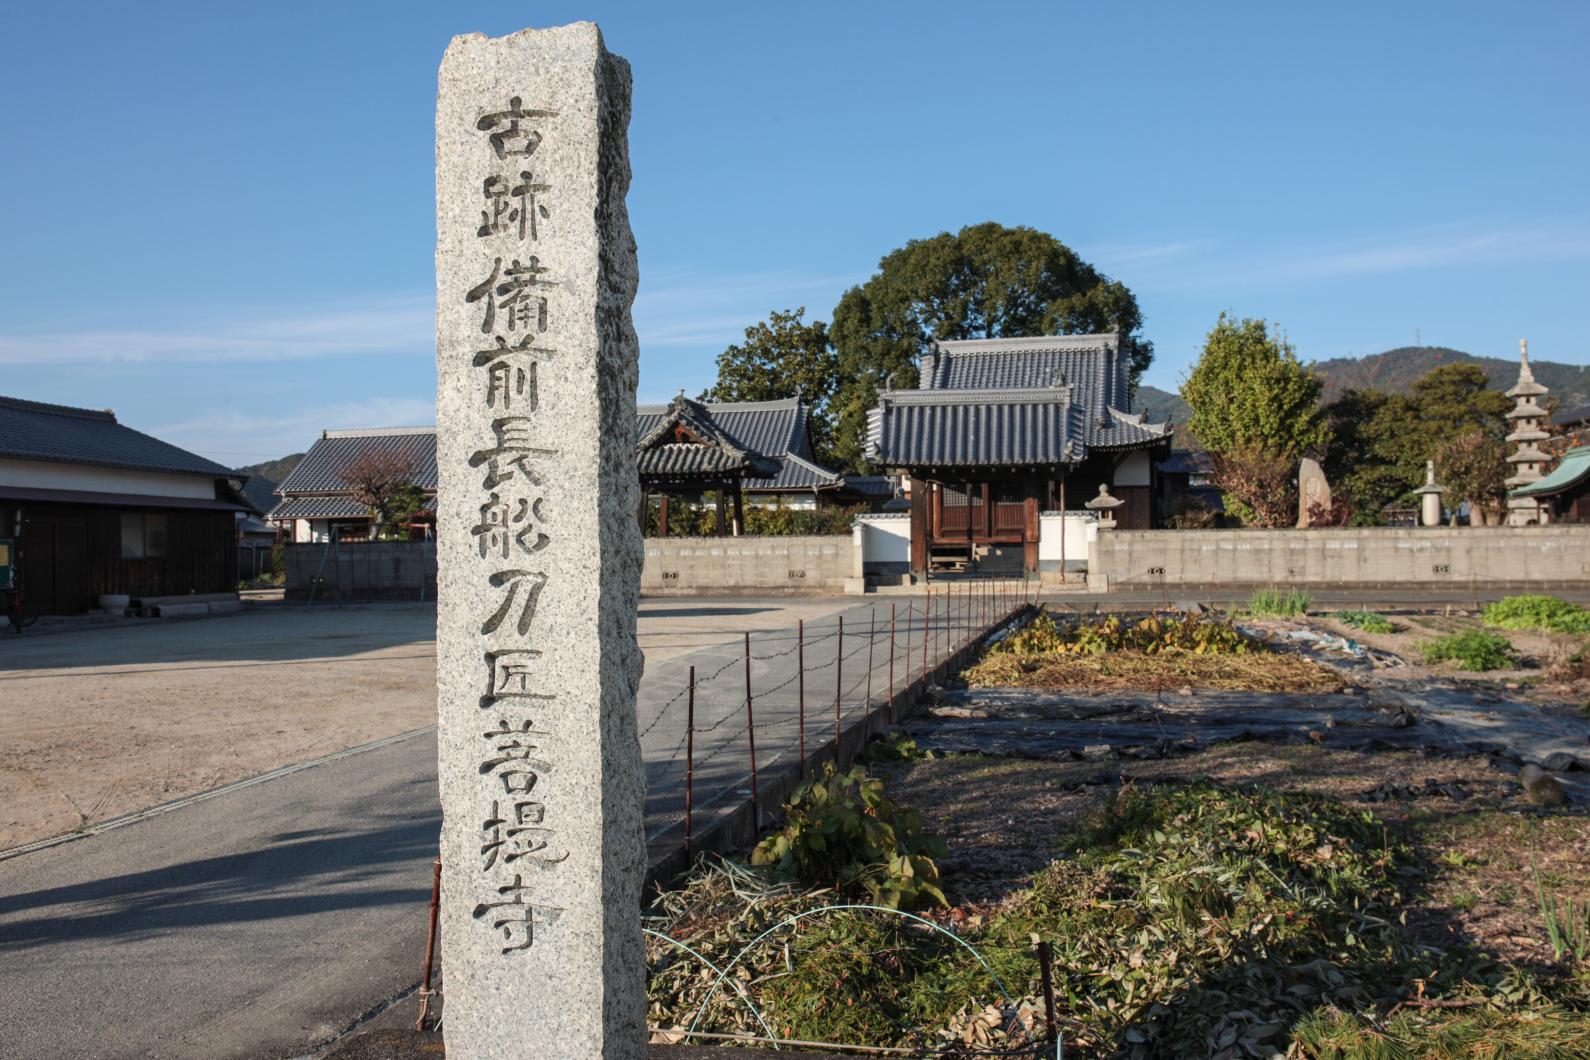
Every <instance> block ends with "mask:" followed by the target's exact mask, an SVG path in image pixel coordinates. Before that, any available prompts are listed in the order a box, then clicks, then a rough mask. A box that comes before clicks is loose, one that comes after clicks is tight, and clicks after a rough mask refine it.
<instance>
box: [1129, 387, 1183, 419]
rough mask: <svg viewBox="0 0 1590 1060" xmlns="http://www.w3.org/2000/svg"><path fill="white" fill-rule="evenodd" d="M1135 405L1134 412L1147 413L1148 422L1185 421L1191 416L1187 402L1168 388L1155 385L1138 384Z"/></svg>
mask: <svg viewBox="0 0 1590 1060" xmlns="http://www.w3.org/2000/svg"><path fill="white" fill-rule="evenodd" d="M1133 404H1134V405H1136V406H1137V408H1136V409H1134V410H1133V411H1134V412H1146V413H1148V422H1150V423H1162V422H1164V421H1165V420H1170V421H1171V422H1172V423H1186V422H1187V420H1188V418H1189V417H1191V416H1192V409H1190V408H1188V407H1187V402H1185V401H1183V400H1182V399H1181V397H1180V396H1178V395H1176V394H1172V393H1171V392H1170V391H1169V390H1161V389H1160V388H1159V387H1157V386H1140V387H1138V388H1137V400H1136V401H1134V402H1133Z"/></svg>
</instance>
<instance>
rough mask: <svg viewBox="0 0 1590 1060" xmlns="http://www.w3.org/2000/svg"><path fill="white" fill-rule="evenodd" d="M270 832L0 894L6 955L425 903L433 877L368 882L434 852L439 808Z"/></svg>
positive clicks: (0, 946) (0, 936)
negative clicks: (256, 840)
mask: <svg viewBox="0 0 1590 1060" xmlns="http://www.w3.org/2000/svg"><path fill="white" fill-rule="evenodd" d="M367 821H368V824H367V826H366V827H355V828H344V829H312V830H306V831H296V832H283V833H279V834H277V835H273V836H271V837H269V839H268V841H267V842H266V843H265V844H264V845H262V846H261V847H260V848H259V849H257V850H252V851H248V852H246V853H242V854H232V855H226V856H222V857H211V858H200V859H198V860H194V861H184V862H179V863H176V864H173V865H168V866H165V867H162V868H158V869H152V870H149V871H145V872H133V873H127V874H124V875H120V876H107V877H103V878H100V879H94V880H87V881H84V882H82V883H75V884H71V885H68V886H63V887H50V888H45V889H42V890H36V891H28V892H23V893H19V894H8V895H4V896H3V897H0V918H3V919H4V920H5V921H6V922H4V923H0V952H18V951H23V950H29V949H35V948H38V947H41V946H69V945H71V944H73V943H74V942H76V941H79V940H83V939H94V940H97V941H100V942H103V941H105V940H107V939H118V940H130V939H139V938H147V937H150V936H154V935H160V934H165V933H167V932H171V931H176V930H180V929H183V928H192V927H202V926H213V925H224V924H237V923H243V922H248V921H262V920H275V919H281V918H286V917H297V916H311V915H313V914H316V913H321V912H325V911H328V910H338V909H363V908H370V907H373V906H380V905H393V904H405V905H413V904H416V903H419V904H423V903H424V902H425V901H427V900H428V898H429V894H430V891H429V881H428V880H427V879H425V878H424V877H423V875H422V874H421V875H417V876H416V878H415V881H414V886H412V887H396V888H395V887H391V886H386V885H384V882H383V884H380V885H371V882H370V881H372V880H375V879H380V878H382V877H385V876H387V873H386V871H385V867H386V866H390V865H391V864H393V863H397V862H410V861H414V860H417V859H423V858H427V857H430V856H432V855H434V853H435V850H436V836H437V832H438V829H439V828H440V826H441V816H440V814H439V813H438V814H427V815H423V816H418V817H416V816H413V815H410V814H392V815H389V816H386V817H384V818H382V817H376V818H374V819H367Z"/></svg>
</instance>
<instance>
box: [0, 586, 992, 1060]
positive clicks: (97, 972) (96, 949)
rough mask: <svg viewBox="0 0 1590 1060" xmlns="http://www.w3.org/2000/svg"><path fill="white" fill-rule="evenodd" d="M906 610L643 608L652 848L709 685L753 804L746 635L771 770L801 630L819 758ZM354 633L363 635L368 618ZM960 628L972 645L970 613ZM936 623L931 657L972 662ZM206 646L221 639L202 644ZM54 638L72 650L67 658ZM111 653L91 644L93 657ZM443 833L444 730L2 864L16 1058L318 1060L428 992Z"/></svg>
mask: <svg viewBox="0 0 1590 1060" xmlns="http://www.w3.org/2000/svg"><path fill="white" fill-rule="evenodd" d="M893 603H894V606H895V607H896V609H897V612H898V616H899V617H898V618H897V622H896V631H897V636H896V642H895V643H896V647H895V649H894V651H893V654H894V657H895V661H896V666H897V670H898V671H899V672H898V675H897V676H898V678H899V680H900V681H901V682H902V683H903V682H904V681H905V680H906V679H907V678H906V674H907V672H908V671H909V670H910V669H911V666H912V664H913V662H914V664H915V665H916V666H918V667H919V666H920V665H921V648H922V643H923V639H924V637H923V632H922V620H921V616H920V613H919V612H917V611H916V609H915V608H916V605H908V603H907V602H905V601H896V602H893ZM908 607H909V609H908ZM889 609H890V602H888V601H881V600H868V601H867V602H865V603H857V602H856V601H855V600H854V599H853V598H843V597H840V598H832V597H830V598H826V599H806V600H795V601H771V602H770V601H755V600H733V601H700V600H666V601H664V600H647V601H645V602H643V604H642V608H641V639H642V643H643V645H644V646H645V647H646V648H647V651H648V655H649V659H650V661H649V663H648V669H647V673H646V677H645V678H644V679H643V681H642V685H641V690H640V696H639V703H638V707H637V717H638V720H639V722H640V725H641V729H642V731H643V733H644V734H645V735H644V736H643V738H642V747H643V750H644V753H645V757H646V761H647V774H648V787H649V797H648V805H647V811H648V813H647V826H648V827H647V831H648V835H649V837H650V838H651V840H652V842H654V843H668V842H678V841H679V830H678V829H676V828H675V829H670V826H671V825H673V824H674V823H675V822H677V821H678V819H679V809H680V804H681V801H682V798H681V796H682V792H681V789H680V783H681V780H682V770H683V760H682V757H681V755H680V753H679V752H680V745H681V743H682V738H683V733H684V721H685V716H686V715H685V710H686V705H687V702H688V698H687V697H686V696H682V695H681V693H682V692H683V691H685V690H686V689H687V688H688V674H689V668H690V667H691V666H692V665H693V666H695V667H696V669H697V672H698V682H699V686H698V690H697V692H698V694H697V698H696V724H697V728H698V730H699V731H700V732H701V737H700V739H699V741H698V743H697V749H698V759H697V761H698V764H699V768H698V771H697V778H698V779H697V787H696V796H697V805H700V806H706V805H710V804H711V803H712V802H714V801H715V800H720V799H723V798H731V799H743V798H745V797H746V791H747V789H746V782H747V773H748V760H747V757H748V756H747V755H746V753H745V751H746V750H747V748H746V747H745V744H744V739H745V725H744V710H745V696H744V680H745V665H744V658H743V655H744V638H743V633H741V632H740V631H741V630H752V629H755V630H756V632H753V633H752V635H751V651H752V665H751V677H752V687H753V690H754V692H755V693H756V695H757V696H758V697H761V702H760V703H759V706H760V708H761V709H760V711H759V714H758V718H757V740H758V752H759V756H760V758H761V761H762V762H763V763H764V764H771V763H772V762H773V761H776V760H777V759H778V758H779V757H781V756H783V755H786V754H788V753H790V752H791V751H792V750H793V749H794V748H795V747H796V746H797V745H798V740H799V732H800V727H799V716H800V710H799V707H800V700H799V689H800V685H799V682H798V680H797V679H796V675H797V661H798V660H799V659H800V657H801V652H800V649H799V644H800V642H799V641H797V640H796V639H795V637H794V633H795V627H794V626H793V624H791V625H787V626H785V627H783V628H769V627H771V626H773V625H774V623H775V622H778V621H780V620H782V621H784V622H788V623H793V622H794V620H795V619H796V618H801V617H804V618H805V619H807V638H806V650H805V662H806V668H807V676H808V681H809V689H808V700H807V701H808V704H809V707H810V716H809V726H808V730H807V731H808V747H809V748H810V747H815V746H817V745H819V744H820V743H821V742H823V740H824V739H825V738H826V737H828V736H829V735H831V733H832V731H833V717H834V703H835V699H836V696H837V697H838V698H840V700H841V708H842V711H843V712H844V713H845V714H846V715H854V714H856V713H857V712H859V711H861V710H863V709H864V708H865V697H866V694H867V692H868V690H869V689H870V691H871V692H872V693H873V695H874V698H875V699H877V700H881V699H882V698H883V697H884V695H885V694H886V691H887V681H888V661H889V654H890V649H889V641H888V638H887V630H888V626H887V617H888V614H889ZM348 614H349V620H350V621H351V622H357V621H359V620H360V619H359V617H358V616H359V614H360V612H357V611H350V612H349V613H348ZM841 614H843V617H844V620H845V640H844V645H843V655H844V660H845V661H844V664H843V666H844V669H843V670H841V669H839V665H838V659H839V657H840V653H841V647H840V638H839V618H840V617H841ZM952 617H954V618H956V620H957V622H958V623H959V624H960V625H961V626H962V627H963V629H962V630H961V631H960V633H961V635H964V634H965V632H966V630H965V629H964V624H965V616H964V609H963V610H962V611H961V612H960V613H959V614H957V615H955V616H952ZM938 621H939V623H940V626H941V631H940V632H939V633H938V634H937V635H936V636H935V637H934V638H933V640H932V641H930V644H929V647H930V651H929V658H930V659H932V658H934V657H936V656H938V655H939V654H941V652H942V651H944V650H949V649H950V648H952V646H953V638H952V636H951V635H949V634H947V633H945V632H943V631H942V626H943V625H944V623H943V619H942V617H941V618H940V619H939V620H938ZM192 629H193V634H192V635H194V636H199V635H202V632H203V630H202V626H200V625H199V624H195V625H194V626H193V627H192ZM869 631H870V635H869ZM84 636H85V638H91V637H92V634H91V633H88V634H84ZM51 639H52V640H54V641H56V642H57V652H58V651H59V641H60V640H61V639H64V638H59V639H58V638H51ZM91 643H92V642H91V641H90V640H85V641H84V647H85V653H86V654H89V655H92V651H91V650H90V645H91ZM869 657H870V658H871V659H872V662H873V666H872V669H871V680H870V681H869V679H868V674H869V671H868V668H867V665H866V663H867V660H868V658H869ZM709 675H713V676H711V677H710V678H709ZM764 692H765V693H766V694H765V695H764ZM439 827H440V812H439V807H438V804H437V795H436V744H435V736H434V732H432V731H428V730H427V731H423V732H420V733H418V734H416V735H413V736H410V737H408V738H405V739H401V740H398V741H396V742H386V743H384V744H382V745H381V746H379V747H377V748H375V749H372V750H368V751H364V752H361V753H356V754H351V755H346V756H344V757H340V758H337V759H335V760H333V761H329V762H326V763H324V764H321V765H317V766H314V767H312V768H308V769H304V770H301V771H298V772H294V773H292V774H290V775H287V776H282V777H279V778H276V779H271V780H267V781H264V782H261V783H253V784H249V785H247V786H243V787H238V788H236V789H234V790H228V791H225V792H223V793H221V794H218V795H214V796H212V797H206V798H200V799H198V800H197V801H192V802H189V803H187V804H184V805H181V806H179V807H177V808H175V809H171V810H169V811H168V812H162V813H159V814H157V815H154V816H150V817H147V818H145V819H142V820H139V821H137V822H136V823H133V824H129V825H126V826H125V827H117V828H113V829H111V830H107V831H104V832H102V833H99V834H95V835H91V836H88V837H86V838H81V839H77V840H74V841H72V842H67V843H63V844H60V845H57V846H52V847H47V848H45V849H41V850H35V851H32V852H30V853H27V854H23V855H21V856H17V857H12V858H8V859H5V860H0V967H3V968H4V969H5V976H4V981H5V987H4V989H3V990H0V1056H4V1057H10V1056H17V1057H27V1058H30V1060H32V1058H40V1060H44V1058H78V1057H95V1058H98V1057H162V1058H201V1057H202V1058H206V1060H208V1058H230V1057H289V1056H298V1055H303V1054H305V1053H307V1052H310V1051H312V1050H313V1049H314V1048H315V1047H316V1046H317V1045H319V1044H321V1043H324V1042H326V1041H328V1040H330V1039H331V1038H332V1037H333V1036H335V1035H336V1034H337V1033H339V1032H340V1031H342V1030H343V1029H345V1028H346V1027H348V1026H349V1025H351V1024H352V1023H354V1022H355V1021H357V1020H358V1019H360V1018H361V1017H363V1016H365V1015H366V1014H368V1013H370V1012H371V1011H372V1010H374V1009H377V1008H379V1007H380V1006H382V1005H383V1004H384V1003H386V1002H388V1001H389V1000H391V999H393V998H394V997H396V996H398V995H401V994H402V993H404V992H406V991H408V990H410V989H411V988H412V987H413V986H414V985H415V983H416V982H417V981H418V978H419V974H420V965H421V961H422V957H423V952H424V950H423V947H424V932H425V924H426V904H427V902H428V900H429V893H430V891H429V888H430V879H431V861H432V858H433V857H434V856H435V852H436V835H437V831H438V829H439Z"/></svg>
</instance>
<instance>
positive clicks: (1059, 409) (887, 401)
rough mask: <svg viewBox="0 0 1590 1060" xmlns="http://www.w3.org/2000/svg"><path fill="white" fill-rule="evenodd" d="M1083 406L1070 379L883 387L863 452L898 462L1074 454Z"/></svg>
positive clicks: (1078, 456) (982, 461) (1033, 459)
mask: <svg viewBox="0 0 1590 1060" xmlns="http://www.w3.org/2000/svg"><path fill="white" fill-rule="evenodd" d="M1080 412H1081V410H1080V409H1078V408H1077V407H1076V406H1075V405H1073V404H1072V403H1071V400H1070V388H1069V387H1052V388H1049V389H1046V390H940V391H922V390H903V391H899V390H897V391H892V392H886V393H884V394H883V395H881V396H880V398H879V407H878V408H876V409H873V410H872V413H871V414H870V415H869V417H868V439H867V442H868V446H867V447H868V454H867V459H869V460H871V461H873V462H875V463H881V464H886V465H889V466H899V467H972V466H987V465H999V466H1025V465H1037V464H1048V465H1054V464H1066V463H1077V462H1080V461H1081V460H1082V458H1083V456H1084V454H1085V452H1086V450H1085V445H1084V442H1083V434H1084V431H1085V429H1086V427H1085V424H1084V423H1083V422H1082V420H1081V416H1080Z"/></svg>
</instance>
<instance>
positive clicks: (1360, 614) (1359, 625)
mask: <svg viewBox="0 0 1590 1060" xmlns="http://www.w3.org/2000/svg"><path fill="white" fill-rule="evenodd" d="M1336 620H1337V621H1338V622H1340V623H1342V624H1343V625H1346V626H1352V627H1353V628H1354V629H1361V630H1363V631H1364V632H1365V633H1395V632H1396V631H1397V627H1396V626H1393V625H1392V624H1391V622H1390V620H1388V619H1387V618H1386V616H1384V615H1381V614H1378V613H1376V612H1374V611H1338V612H1337V613H1336Z"/></svg>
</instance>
